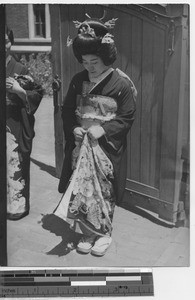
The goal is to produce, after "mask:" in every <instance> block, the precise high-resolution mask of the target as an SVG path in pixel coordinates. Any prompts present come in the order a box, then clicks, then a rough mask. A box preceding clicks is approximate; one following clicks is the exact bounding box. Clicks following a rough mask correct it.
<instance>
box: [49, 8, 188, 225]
mask: <svg viewBox="0 0 195 300" xmlns="http://www.w3.org/2000/svg"><path fill="white" fill-rule="evenodd" d="M51 7H53V8H52V9H51V15H52V18H51V19H53V22H52V26H53V28H52V52H53V53H54V58H55V59H54V70H55V72H58V73H59V74H60V76H61V80H62V90H61V92H60V93H59V103H58V104H59V105H61V104H62V103H63V99H64V96H65V94H66V92H67V89H68V86H69V83H70V80H71V78H72V77H73V76H74V74H75V73H77V72H79V71H81V70H82V66H81V65H79V63H78V62H77V60H76V58H75V57H74V55H73V52H72V47H66V39H67V37H68V36H70V37H71V38H74V37H75V36H76V34H77V29H76V28H75V25H74V23H73V21H74V20H78V21H83V20H85V19H86V16H85V14H86V13H87V14H88V15H89V16H91V17H96V18H101V17H102V16H103V14H104V12H106V16H105V19H104V21H108V20H109V19H112V18H118V20H117V21H116V25H115V28H114V30H113V32H112V33H113V35H114V39H115V42H116V46H117V51H118V57H117V60H116V62H115V63H114V65H113V67H118V68H120V69H121V70H122V71H124V72H126V74H127V75H129V76H130V77H131V78H132V80H133V81H134V83H135V86H136V88H137V90H138V96H137V111H136V118H135V121H134V124H133V126H132V129H131V132H130V133H129V134H128V166H127V182H126V193H125V197H124V201H125V202H127V203H130V204H135V205H139V206H141V207H144V208H146V209H149V210H151V211H154V212H156V213H157V214H159V215H160V216H161V217H163V218H165V219H167V220H170V221H174V220H175V215H176V208H177V201H178V199H176V197H175V195H176V193H175V189H176V186H178V180H179V178H180V177H181V168H180V161H181V159H180V158H179V153H180V150H178V146H179V147H180V146H181V143H180V136H179V135H178V122H179V121H180V120H181V118H180V117H181V116H180V115H181V113H180V111H181V109H180V106H181V103H180V102H182V101H183V100H182V98H181V97H180V96H179V88H178V86H180V84H181V82H180V73H181V45H182V32H181V24H182V22H181V19H180V18H177V22H178V24H176V25H177V26H176V27H175V28H176V30H175V32H173V31H171V30H170V28H171V26H170V24H171V23H170V20H169V18H161V17H160V15H159V16H156V14H154V13H152V12H151V11H149V10H143V9H142V10H140V9H139V5H87V4H80V5H64V4H62V5H51ZM175 22H176V21H175ZM173 34H175V35H174V39H173ZM170 41H171V42H172V43H173V42H175V44H174V47H175V52H174V55H172V56H170V55H169V51H168V48H169V46H170ZM172 46H173V45H172ZM182 105H183V104H182ZM59 118H60V116H59V112H57V115H56V119H55V122H56V140H57V139H58V142H57V141H56V145H60V146H59V147H58V148H60V149H61V150H60V149H58V150H57V151H56V157H57V164H58V170H60V165H62V155H61V154H60V155H59V156H58V152H59V153H62V135H63V134H62V124H61V121H59ZM59 132H60V133H59ZM63 145H64V141H63ZM56 147H57V146H56ZM58 157H59V159H58ZM60 160H61V161H60ZM59 173H60V172H59Z"/></svg>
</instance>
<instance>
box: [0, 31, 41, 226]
mask: <svg viewBox="0 0 195 300" xmlns="http://www.w3.org/2000/svg"><path fill="white" fill-rule="evenodd" d="M13 43H14V37H13V32H12V30H10V29H9V28H8V27H6V33H5V44H6V47H5V48H6V108H7V109H6V125H7V126H6V127H7V218H8V219H9V220H19V219H21V218H23V217H24V216H26V215H28V213H29V209H30V203H29V186H30V154H31V150H32V140H33V137H34V122H35V119H34V116H33V115H34V113H35V111H36V110H37V108H38V106H39V104H40V101H41V99H42V96H43V90H42V88H41V87H40V86H39V85H37V84H36V83H35V82H34V80H33V79H32V78H31V77H30V76H29V75H27V73H28V70H27V68H26V67H25V66H24V65H22V64H21V63H19V62H16V60H15V59H14V58H13V57H12V56H11V55H10V50H11V45H12V44H13Z"/></svg>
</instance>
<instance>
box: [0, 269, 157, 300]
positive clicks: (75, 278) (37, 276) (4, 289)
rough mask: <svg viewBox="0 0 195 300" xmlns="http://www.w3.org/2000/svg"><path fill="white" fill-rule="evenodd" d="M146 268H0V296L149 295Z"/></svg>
mask: <svg viewBox="0 0 195 300" xmlns="http://www.w3.org/2000/svg"><path fill="white" fill-rule="evenodd" d="M153 295H154V289H153V276H152V271H151V270H150V269H141V270H135V269H134V270H132V269H130V268H125V269H117V268H109V269H107V270H105V269H101V268H93V269H69V268H67V269H65V270H62V269H47V270H40V269H37V270H27V269H26V270H4V271H0V297H1V298H6V297H7V298H8V297H9V298H12V297H13V298H14V297H15V298H19V297H20V298H21V297H29V296H31V297H56V296H57V297H71V296H73V297H91V296H96V297H98V296H153Z"/></svg>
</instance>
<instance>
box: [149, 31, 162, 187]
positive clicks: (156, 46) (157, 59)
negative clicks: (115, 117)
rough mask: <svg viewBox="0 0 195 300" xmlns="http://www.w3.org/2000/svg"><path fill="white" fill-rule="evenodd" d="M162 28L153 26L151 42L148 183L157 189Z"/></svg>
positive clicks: (160, 115) (160, 120)
mask: <svg viewBox="0 0 195 300" xmlns="http://www.w3.org/2000/svg"><path fill="white" fill-rule="evenodd" d="M164 45H165V35H164V30H162V29H159V28H155V30H154V43H153V99H152V101H151V108H150V111H151V120H150V128H151V135H150V136H151V139H150V143H151V144H150V169H149V185H151V186H153V187H156V188H158V189H159V175H160V147H161V126H162V106H163V84H164V48H165V47H164Z"/></svg>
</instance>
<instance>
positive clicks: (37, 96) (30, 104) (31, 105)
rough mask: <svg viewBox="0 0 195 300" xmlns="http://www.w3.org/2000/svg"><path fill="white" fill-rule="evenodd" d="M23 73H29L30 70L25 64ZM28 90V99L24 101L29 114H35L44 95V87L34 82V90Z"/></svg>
mask: <svg viewBox="0 0 195 300" xmlns="http://www.w3.org/2000/svg"><path fill="white" fill-rule="evenodd" d="M21 75H28V70H27V68H26V67H25V66H23V68H22V70H21ZM25 91H26V101H25V102H24V105H25V108H26V111H27V113H28V114H30V115H33V114H34V113H35V112H36V110H37V108H38V107H39V104H40V102H41V99H42V97H43V88H42V87H41V85H40V84H38V83H37V82H34V84H33V88H32V90H25Z"/></svg>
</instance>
